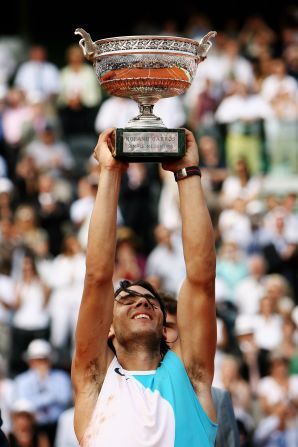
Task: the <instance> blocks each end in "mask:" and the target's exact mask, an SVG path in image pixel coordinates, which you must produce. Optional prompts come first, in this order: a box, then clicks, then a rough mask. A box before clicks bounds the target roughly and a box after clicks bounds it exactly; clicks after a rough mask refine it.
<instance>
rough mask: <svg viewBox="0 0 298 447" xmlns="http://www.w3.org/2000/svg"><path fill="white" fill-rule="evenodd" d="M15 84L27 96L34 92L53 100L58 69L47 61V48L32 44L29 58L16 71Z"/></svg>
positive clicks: (55, 93) (57, 86)
mask: <svg viewBox="0 0 298 447" xmlns="http://www.w3.org/2000/svg"><path fill="white" fill-rule="evenodd" d="M14 83H15V85H16V86H17V87H18V88H20V89H21V90H23V92H24V93H25V94H26V96H28V97H29V98H30V97H31V98H32V96H34V95H36V94H38V95H39V96H40V97H42V98H43V99H45V100H48V101H54V99H56V97H57V94H58V93H59V89H60V84H59V70H58V68H57V66H56V65H55V64H53V63H52V62H49V61H47V49H46V48H45V47H44V46H43V45H32V46H31V48H30V50H29V59H28V60H26V61H25V62H23V63H22V64H21V65H20V67H19V68H18V69H17V71H16V75H15V80H14Z"/></svg>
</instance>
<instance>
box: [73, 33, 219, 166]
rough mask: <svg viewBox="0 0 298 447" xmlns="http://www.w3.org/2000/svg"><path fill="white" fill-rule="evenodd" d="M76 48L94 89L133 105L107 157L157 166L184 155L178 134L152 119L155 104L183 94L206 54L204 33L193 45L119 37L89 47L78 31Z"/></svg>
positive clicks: (84, 35)
mask: <svg viewBox="0 0 298 447" xmlns="http://www.w3.org/2000/svg"><path fill="white" fill-rule="evenodd" d="M75 34H78V35H80V36H81V37H82V39H81V40H80V42H79V43H80V46H81V48H82V50H83V53H84V55H85V57H86V59H88V60H89V61H91V62H92V63H93V66H94V69H95V72H96V75H97V78H98V81H99V83H100V85H101V86H102V87H103V88H104V89H105V90H106V91H107V92H108V93H109V94H111V95H114V96H120V97H127V98H131V99H133V100H135V101H136V102H137V103H138V106H139V112H140V113H139V115H138V116H136V117H135V118H133V119H131V120H130V121H129V122H128V123H127V125H126V127H125V128H117V129H116V141H115V151H114V153H113V156H114V157H115V158H117V159H120V160H123V161H131V162H162V161H164V160H167V159H169V160H171V159H179V158H181V157H183V155H184V154H185V131H184V129H168V128H167V127H166V126H165V125H164V123H163V122H162V119H161V118H159V117H157V116H155V115H154V113H153V107H154V104H155V103H156V102H157V101H158V100H159V99H161V98H169V97H171V96H177V95H181V94H183V93H184V92H185V91H186V90H187V89H188V88H189V86H190V85H191V82H192V80H193V78H194V76H195V73H196V71H197V67H198V64H199V63H200V62H202V61H204V60H205V59H206V57H207V53H208V51H209V50H210V48H211V46H212V43H211V41H210V39H211V38H213V37H215V36H216V32H215V31H210V32H209V33H208V34H206V35H205V36H204V37H203V38H202V39H201V40H200V41H199V42H197V41H196V40H192V39H187V38H184V37H173V36H150V35H149V36H141V35H140V36H125V37H113V38H108V39H101V40H97V41H95V42H93V41H92V39H91V37H90V35H89V34H88V33H87V32H86V31H85V30H83V29H82V28H77V29H76V30H75Z"/></svg>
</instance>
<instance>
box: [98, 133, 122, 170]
mask: <svg viewBox="0 0 298 447" xmlns="http://www.w3.org/2000/svg"><path fill="white" fill-rule="evenodd" d="M114 151H115V128H114V127H110V128H109V129H106V130H105V131H103V132H102V133H101V134H100V136H99V138H98V142H97V145H96V146H95V149H94V151H93V156H94V158H95V160H97V161H98V163H99V165H100V168H101V169H102V168H107V169H111V170H119V171H121V172H124V171H126V170H127V168H128V163H125V162H123V161H119V160H116V158H114V157H113V155H112V154H113V152H114Z"/></svg>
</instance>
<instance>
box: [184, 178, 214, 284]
mask: <svg viewBox="0 0 298 447" xmlns="http://www.w3.org/2000/svg"><path fill="white" fill-rule="evenodd" d="M178 188H179V197H180V210H181V217H182V238H183V249H184V257H185V264H186V270H187V276H188V278H189V279H191V280H194V281H203V282H205V281H209V280H211V279H213V278H214V276H215V243H214V233H213V228H212V222H211V219H210V215H209V211H208V208H207V205H206V201H205V197H204V193H203V189H202V185H201V179H200V177H199V176H196V175H195V176H192V177H188V178H186V179H183V180H180V181H178ZM198 273H199V276H198Z"/></svg>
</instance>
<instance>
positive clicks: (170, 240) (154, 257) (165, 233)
mask: <svg viewBox="0 0 298 447" xmlns="http://www.w3.org/2000/svg"><path fill="white" fill-rule="evenodd" d="M154 233H155V238H156V241H157V245H156V247H155V248H154V249H153V250H152V251H151V253H150V254H149V256H148V258H147V263H146V270H145V274H146V276H150V277H152V276H157V277H158V278H160V288H161V290H163V291H164V292H168V293H173V294H174V295H176V294H177V293H178V291H179V288H180V286H181V282H182V280H183V277H184V272H185V267H184V261H183V251H182V240H181V236H180V232H173V231H170V230H169V229H168V228H166V227H165V226H164V225H158V226H157V227H156V228H155V231H154Z"/></svg>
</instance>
